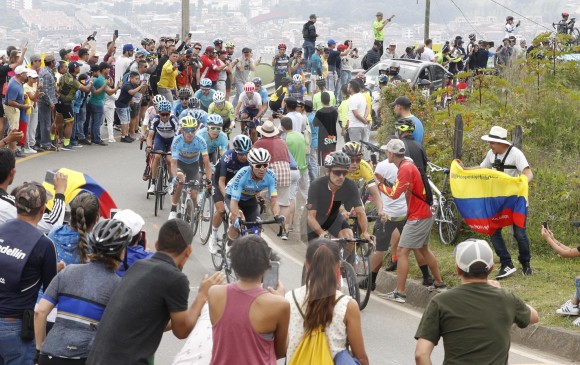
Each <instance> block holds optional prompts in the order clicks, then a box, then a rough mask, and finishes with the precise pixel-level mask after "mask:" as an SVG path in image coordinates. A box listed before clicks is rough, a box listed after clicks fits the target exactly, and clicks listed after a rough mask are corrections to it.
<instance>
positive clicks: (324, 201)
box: [306, 151, 371, 257]
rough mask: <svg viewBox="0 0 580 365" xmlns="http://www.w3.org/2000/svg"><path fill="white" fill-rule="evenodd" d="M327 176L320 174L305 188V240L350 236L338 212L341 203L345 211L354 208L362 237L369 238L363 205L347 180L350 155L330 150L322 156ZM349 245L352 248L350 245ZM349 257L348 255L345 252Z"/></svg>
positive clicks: (353, 184)
mask: <svg viewBox="0 0 580 365" xmlns="http://www.w3.org/2000/svg"><path fill="white" fill-rule="evenodd" d="M324 167H326V176H321V177H319V178H317V179H316V180H314V181H313V182H312V183H311V184H310V188H309V189H308V201H307V203H306V209H308V241H311V240H313V239H316V238H319V237H323V236H325V235H327V233H328V234H330V235H332V236H333V237H337V238H353V236H354V233H353V232H352V229H350V227H349V225H348V222H347V221H346V220H345V219H344V217H343V216H342V215H341V214H339V213H340V207H341V206H343V205H344V207H345V208H346V210H347V211H350V210H351V209H353V208H354V211H355V214H356V215H357V216H358V222H359V225H360V228H361V232H362V236H363V237H364V238H366V239H370V238H371V236H370V235H369V233H368V231H367V229H368V222H367V215H366V213H365V209H364V205H363V204H362V201H361V199H360V195H359V192H358V189H357V186H356V184H355V183H354V181H352V180H350V179H348V178H347V177H346V175H347V174H348V169H349V168H350V158H349V157H348V155H347V154H346V153H344V152H341V151H336V152H332V153H330V154H329V155H327V156H326V158H325V159H324ZM349 246H350V247H349V248H352V246H351V245H349ZM346 256H347V257H348V255H346Z"/></svg>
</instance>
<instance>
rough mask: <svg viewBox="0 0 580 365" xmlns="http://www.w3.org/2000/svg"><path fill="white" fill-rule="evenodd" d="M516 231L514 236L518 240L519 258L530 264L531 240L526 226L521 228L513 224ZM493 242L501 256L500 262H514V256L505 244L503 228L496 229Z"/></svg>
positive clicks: (521, 261) (492, 237)
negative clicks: (502, 234)
mask: <svg viewBox="0 0 580 365" xmlns="http://www.w3.org/2000/svg"><path fill="white" fill-rule="evenodd" d="M512 227H513V231H514V238H515V239H516V241H517V242H518V251H519V255H518V260H519V261H520V263H522V264H528V263H529V262H530V258H531V255H530V240H529V239H528V235H527V234H526V229H525V228H520V227H518V226H516V225H515V224H514V225H513V226H512ZM491 243H492V244H493V248H494V249H495V253H496V254H497V255H498V256H499V259H500V263H501V264H502V265H506V264H513V262H512V257H511V255H510V253H509V251H508V249H507V247H506V245H505V241H504V240H503V237H502V236H501V228H500V229H498V230H497V231H495V233H494V234H493V235H492V236H491Z"/></svg>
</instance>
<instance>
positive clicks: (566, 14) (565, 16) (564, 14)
mask: <svg viewBox="0 0 580 365" xmlns="http://www.w3.org/2000/svg"><path fill="white" fill-rule="evenodd" d="M569 16H570V14H568V13H567V12H563V13H562V18H567V17H569Z"/></svg>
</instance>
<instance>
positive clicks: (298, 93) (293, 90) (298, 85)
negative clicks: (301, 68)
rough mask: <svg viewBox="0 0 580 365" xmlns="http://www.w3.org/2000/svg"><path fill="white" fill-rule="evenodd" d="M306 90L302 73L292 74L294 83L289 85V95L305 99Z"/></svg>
mask: <svg viewBox="0 0 580 365" xmlns="http://www.w3.org/2000/svg"><path fill="white" fill-rule="evenodd" d="M306 92H307V90H306V86H304V85H302V75H300V74H296V75H294V76H292V85H290V87H288V96H291V97H293V98H295V99H297V100H304V95H306Z"/></svg>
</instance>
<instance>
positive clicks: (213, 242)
mask: <svg viewBox="0 0 580 365" xmlns="http://www.w3.org/2000/svg"><path fill="white" fill-rule="evenodd" d="M207 249H208V250H209V253H211V254H212V255H216V254H217V253H218V243H217V237H216V236H214V235H213V234H212V235H210V236H209V243H208V245H207Z"/></svg>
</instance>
